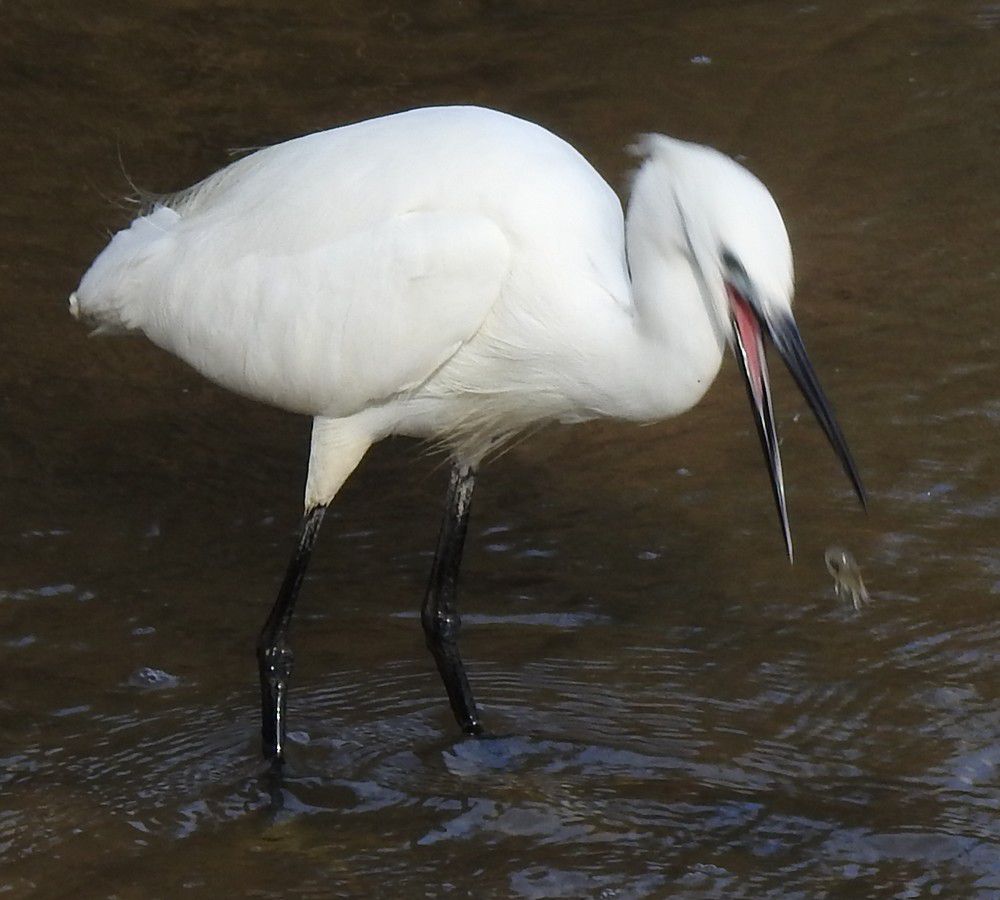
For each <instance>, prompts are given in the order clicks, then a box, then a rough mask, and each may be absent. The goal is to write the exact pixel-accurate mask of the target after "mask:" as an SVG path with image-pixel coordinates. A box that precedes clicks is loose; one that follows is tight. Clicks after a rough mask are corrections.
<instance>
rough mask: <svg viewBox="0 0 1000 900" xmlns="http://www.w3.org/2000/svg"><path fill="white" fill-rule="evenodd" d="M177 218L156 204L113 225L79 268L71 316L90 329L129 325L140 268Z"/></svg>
mask: <svg viewBox="0 0 1000 900" xmlns="http://www.w3.org/2000/svg"><path fill="white" fill-rule="evenodd" d="M179 220H180V216H179V215H178V214H177V212H175V211H174V210H172V209H170V208H168V207H166V206H158V207H156V208H155V209H154V210H153V211H152V212H151V213H150V214H149V215H146V216H141V217H140V218H138V219H136V220H135V221H134V222H132V224H131V225H130V226H129V227H128V228H125V229H123V230H122V231H119V232H118V233H117V234H116V235H115V236H114V237H113V238H112V239H111V243H109V244H108V246H107V247H105V248H104V250H103V251H101V253H100V255H99V256H98V257H97V259H95V260H94V262H93V264H92V265H91V267H90V268H89V269H88V270H87V272H86V273H85V274H84V276H83V279H82V280H81V281H80V286H79V287H78V288H77V289H76V290H75V291H74V292H73V293H72V294H70V297H69V311H70V314H71V315H72V316H73V317H74V318H75V319H79V320H82V321H84V322H87V323H89V324H91V325H93V326H94V328H93V331H92V332H91V333H92V334H95V335H104V334H121V333H123V332H127V331H134V330H136V329H137V328H138V327H139V323H140V322H141V321H142V312H143V311H142V309H141V308H139V305H140V304H141V302H142V297H143V292H142V291H141V290H139V289H137V286H138V285H140V284H142V280H143V279H142V276H143V269H144V268H145V267H146V265H147V264H148V263H149V262H150V261H151V260H152V259H153V258H154V257H155V256H157V255H158V253H159V252H160V251H161V250H162V249H163V243H162V242H163V241H164V240H169V236H170V232H171V231H172V229H173V228H174V227H175V226H176V224H177V222H178V221H179Z"/></svg>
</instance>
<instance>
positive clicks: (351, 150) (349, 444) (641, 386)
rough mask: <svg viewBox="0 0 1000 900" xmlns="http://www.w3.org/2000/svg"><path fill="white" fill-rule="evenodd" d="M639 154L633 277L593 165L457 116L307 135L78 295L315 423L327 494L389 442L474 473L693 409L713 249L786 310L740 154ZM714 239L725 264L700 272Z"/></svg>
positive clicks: (120, 254)
mask: <svg viewBox="0 0 1000 900" xmlns="http://www.w3.org/2000/svg"><path fill="white" fill-rule="evenodd" d="M640 146H641V151H640V152H641V154H642V157H643V160H644V161H643V163H642V168H641V170H640V171H639V173H638V174H637V176H636V178H635V183H634V190H633V197H632V202H631V207H630V215H629V225H628V260H629V263H630V264H631V270H632V279H631V283H630V279H629V273H628V268H627V263H626V242H625V231H624V228H623V220H622V213H621V206H620V204H619V202H618V200H617V197H616V196H615V194H614V192H613V191H612V190H611V188H610V187H609V186H608V185H607V183H606V182H605V181H604V180H603V179H602V178H601V177H600V176H599V175H598V174H597V173H596V172H595V171H594V169H593V168H592V167H591V166H590V165H589V164H588V163H587V162H586V160H584V159H583V157H582V156H580V155H579V153H577V152H576V151H575V150H574V149H573V148H572V147H571V146H570V145H569V144H567V143H566V142H564V141H562V140H561V139H559V138H557V137H555V136H554V135H552V134H551V133H550V132H548V131H546V130H544V129H542V128H540V127H539V126H537V125H533V124H531V123H528V122H525V121H523V120H520V119H517V118H514V117H512V116H508V115H504V114H502V113H499V112H495V111H492V110H486V109H480V108H474V107H451V108H433V109H419V110H413V111H410V112H405V113H399V114H396V115H392V116H387V117H385V118H380V119H373V120H369V121H366V122H361V123H358V124H355V125H349V126H345V127H342V128H337V129H333V130H331V131H326V132H322V133H318V134H312V135H308V136H306V137H302V138H299V139H297V140H292V141H288V142H287V143H284V144H280V145H277V146H274V147H270V148H267V149H264V150H261V151H258V152H256V153H254V154H253V155H251V156H249V157H246V158H245V159H242V160H239V161H237V162H235V163H233V164H232V165H230V166H228V167H227V168H225V169H223V170H222V171H221V172H219V173H217V174H215V175H213V176H211V177H210V178H208V179H206V180H205V181H204V182H202V183H201V184H199V185H196V186H195V187H194V188H191V189H188V190H187V191H184V192H182V193H180V194H178V195H176V197H174V198H165V199H164V200H163V201H162V202H161V203H159V204H157V205H156V206H155V208H154V209H153V210H152V211H151V212H150V213H149V214H148V215H146V216H143V217H141V218H139V219H136V220H135V222H133V223H132V225H131V227H130V228H128V229H126V230H124V231H121V232H119V233H118V234H116V235H115V237H114V239H113V240H112V242H111V244H110V245H109V246H108V247H107V248H106V249H105V250H104V252H103V253H102V254H101V255H100V256H99V257H98V258H97V260H95V262H94V264H93V266H92V267H91V268H90V270H89V271H88V272H87V273H86V275H85V276H84V278H83V280H82V282H81V284H80V287H79V289H78V290H77V291H76V293H75V295H74V298H73V299H72V305H73V307H74V309H75V310H76V311H78V313H79V314H80V315H82V316H84V317H86V318H92V319H94V320H96V321H97V322H98V323H100V324H101V325H102V326H104V327H105V328H106V329H108V330H115V329H118V328H126V329H134V330H138V331H142V332H143V333H145V334H146V336H147V337H149V338H150V340H152V341H153V342H154V343H156V344H158V345H159V346H161V347H163V348H164V349H166V350H169V351H170V352H172V353H175V354H176V355H177V356H179V357H181V358H182V359H184V360H185V361H186V362H188V363H189V364H190V365H192V366H193V367H194V368H196V369H197V370H198V371H200V372H201V373H202V374H204V375H206V376H207V377H209V378H211V379H212V380H214V381H216V382H218V383H219V384H222V385H224V386H225V387H227V388H230V389H231V390H234V391H237V392H239V393H242V394H245V395H248V396H251V397H254V398H257V399H259V400H263V401H264V402H267V403H271V404H274V405H276V406H279V407H282V408H285V409H289V410H293V411H295V412H301V413H306V414H309V415H312V416H315V417H317V431H318V432H320V433H319V434H317V437H316V439H315V440H314V446H313V455H312V459H311V465H310V469H311V471H310V487H309V496H308V497H307V503H308V504H309V505H312V504H315V503H325V502H328V501H329V500H330V499H331V498H332V496H333V494H334V493H335V492H336V490H337V489H338V488H339V487H340V484H341V483H342V482H343V480H344V479H346V477H347V476H348V475H349V474H350V471H351V470H352V469H353V467H354V465H355V464H356V463H357V461H358V460H359V459H360V457H361V455H362V454H363V453H364V450H365V449H366V448H367V446H368V445H370V444H371V443H373V442H375V441H377V440H379V439H380V438H382V437H384V436H386V435H387V434H390V433H394V432H395V433H402V434H409V435H413V436H416V437H425V438H428V437H429V438H434V439H437V440H441V441H443V442H444V443H450V444H452V445H454V446H455V447H456V450H457V452H458V453H459V454H460V455H461V456H462V457H463V458H464V459H465V460H466V461H469V462H476V461H477V460H478V458H479V457H481V456H482V455H483V454H484V453H485V452H486V451H487V450H488V449H489V448H490V446H491V444H493V442H495V441H496V440H497V439H502V438H504V437H506V436H509V435H511V434H513V433H516V432H517V431H518V430H520V429H522V428H524V427H527V426H529V425H532V424H534V423H536V422H544V421H548V420H554V419H558V420H562V421H580V420H584V419H588V418H592V417H595V416H619V417H622V418H627V419H634V420H642V421H645V420H653V419H659V418H663V417H665V416H670V415H676V414H678V413H680V412H683V411H684V410H685V409H687V408H689V407H690V406H691V405H693V404H694V403H696V402H697V401H698V399H699V398H700V397H701V395H702V394H703V393H704V391H705V390H706V389H707V388H708V386H709V384H710V383H711V381H712V379H713V378H714V375H715V373H716V371H717V370H718V367H719V363H720V361H721V352H722V348H723V346H724V344H725V341H726V333H727V332H728V331H729V328H728V313H727V312H726V308H725V305H724V300H725V293H724V289H723V287H722V276H723V273H722V271H721V269H720V267H719V264H718V261H717V254H716V253H715V252H714V251H715V250H716V245H720V244H722V243H725V244H727V245H731V247H732V249H733V250H734V252H736V253H737V255H738V256H740V258H741V259H742V260H743V263H744V265H746V266H747V267H748V271H750V272H752V273H753V275H754V276H755V278H756V279H757V283H758V284H759V285H762V286H763V287H764V288H765V289H766V290H765V292H764V294H763V296H765V297H766V299H767V301H768V302H769V303H772V304H777V305H779V306H783V307H784V308H785V309H787V308H788V306H789V304H790V296H791V287H792V279H791V253H790V250H789V246H788V239H787V236H786V234H785V230H784V226H783V224H782V221H781V217H780V215H779V213H778V211H777V207H776V206H775V204H774V202H773V201H772V200H771V198H770V195H769V194H768V193H767V191H766V189H765V188H764V187H763V185H761V184H760V182H758V181H757V180H756V179H755V178H754V177H753V176H752V175H750V174H749V173H747V172H746V171H745V170H744V169H742V168H741V167H739V166H738V165H737V164H735V163H733V162H732V161H731V160H729V159H728V158H726V157H724V156H722V155H721V154H718V153H716V152H715V151H712V150H709V149H708V148H704V147H700V146H698V145H693V144H686V143H683V142H680V141H676V140H672V139H669V138H664V137H662V136H649V137H647V138H646V139H644V141H643V142H642V143H641V145H640ZM681 210H683V215H684V216H685V217H686V221H687V229H688V233H687V234H685V232H684V228H683V227H682V224H681V222H680V220H679V213H680V212H681ZM720 213H722V214H724V216H721V217H720ZM713 232H714V233H713ZM727 232H728V233H727ZM696 242H699V243H705V244H706V245H707V248H708V249H707V250H706V251H705V253H706V255H710V256H712V258H711V259H708V260H695V261H694V262H696V263H697V264H699V265H700V266H701V271H700V272H699V271H698V270H697V266H695V265H692V262H693V260H692V259H691V254H692V251H694V252H697V250H698V243H696ZM743 246H746V247H747V248H748V250H749V251H750V252H742V253H741V252H740V250H741V248H742V247H743ZM702 282H705V283H702ZM706 294H707V296H706ZM362 445H364V446H362Z"/></svg>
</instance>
